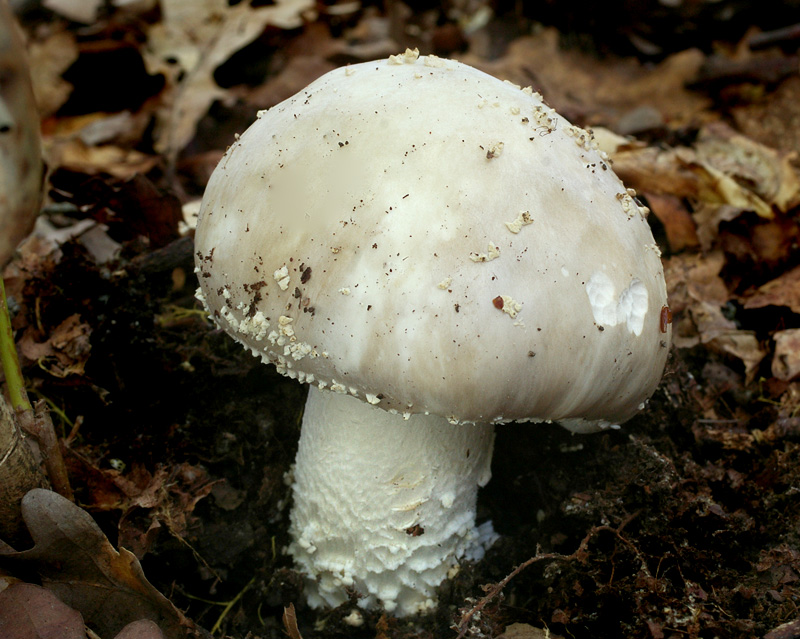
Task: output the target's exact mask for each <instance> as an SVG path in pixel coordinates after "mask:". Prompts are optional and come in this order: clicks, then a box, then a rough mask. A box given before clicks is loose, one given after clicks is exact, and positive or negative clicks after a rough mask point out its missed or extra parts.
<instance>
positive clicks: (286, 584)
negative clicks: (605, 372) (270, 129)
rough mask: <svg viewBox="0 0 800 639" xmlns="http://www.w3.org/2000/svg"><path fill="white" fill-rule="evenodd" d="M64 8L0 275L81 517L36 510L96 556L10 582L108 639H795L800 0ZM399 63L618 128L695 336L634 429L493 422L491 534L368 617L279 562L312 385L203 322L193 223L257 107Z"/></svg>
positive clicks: (673, 300) (41, 37)
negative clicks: (443, 576) (216, 170)
mask: <svg viewBox="0 0 800 639" xmlns="http://www.w3.org/2000/svg"><path fill="white" fill-rule="evenodd" d="M53 4H54V5H56V4H58V3H53ZM62 4H63V6H64V7H67V9H64V10H63V12H64V13H66V14H68V15H66V16H65V15H63V14H62V15H60V14H59V13H57V12H53V11H50V10H46V9H43V8H40V7H39V6H38V3H29V5H28V6H29V8H28V9H27V11H26V12H24V13H23V15H22V23H23V26H24V29H25V31H26V33H27V35H28V37H29V50H30V56H31V65H32V74H33V80H34V86H35V88H36V90H37V97H38V100H39V102H40V108H41V110H42V128H43V134H44V146H45V157H46V160H47V163H48V167H49V173H48V177H47V182H46V185H45V188H46V197H45V203H44V207H43V212H42V219H41V220H40V223H39V224H38V226H37V230H36V232H35V233H34V234H33V235H32V236H31V237H30V238H28V239H27V240H26V241H25V242H24V243H23V244H22V245H21V247H20V250H19V251H18V255H17V256H16V257H15V258H14V260H13V261H12V262H11V263H10V264H9V265H8V266H7V267H6V269H5V272H4V278H5V282H6V290H7V293H8V296H9V306H10V308H11V311H12V314H13V326H14V329H15V331H16V336H17V347H18V350H19V353H20V357H21V360H22V365H23V371H24V373H25V376H26V380H27V382H28V385H29V389H30V391H29V392H30V393H31V395H32V397H33V398H36V399H44V400H45V401H46V403H47V405H48V406H49V407H50V413H51V416H52V418H53V421H54V423H55V426H56V430H57V433H58V434H59V436H60V437H61V441H62V445H63V451H64V456H65V460H66V463H67V468H68V472H69V478H70V481H71V483H72V486H73V489H74V491H75V496H76V502H77V504H78V505H79V506H80V508H75V507H73V506H69V505H64V504H60V505H59V504H56V505H53V504H49V505H44V506H43V505H42V504H39V506H38V507H37V506H36V505H33V506H31V509H30V513H29V515H30V519H29V521H28V525H29V528H30V530H31V534H32V535H33V537H34V538H35V539H36V541H37V547H44V545H45V544H46V542H48V541H49V542H51V545H52V546H53V547H55V546H58V548H59V549H60V550H59V551H58V552H62V553H66V555H80V560H79V561H76V560H75V558H74V557H72V558H71V559H70V560H69V561H68V560H67V558H66V555H65V556H63V557H61V558H59V555H58V554H57V553H56V551H53V553H55V554H53V553H50V554H48V555H47V557H42V556H39V557H38V559H34V560H33V561H32V562H31V563H29V564H28V566H27V570H26V571H24V573H20V574H16V575H15V576H17V577H19V578H22V579H23V580H25V581H28V582H30V583H33V584H43V585H45V586H48V587H50V586H52V582H53V581H55V582H58V585H59V588H60V589H59V588H57V589H56V590H58V592H59V593H60V596H61V598H62V599H63V600H64V601H65V603H67V604H69V606H71V607H72V608H74V609H77V610H79V611H80V612H81V613H82V615H83V620H84V621H85V623H86V624H87V626H88V627H89V628H90V629H91V631H92V632H94V633H96V636H100V637H102V638H103V639H106V638H107V637H108V638H109V639H110V638H111V637H114V636H116V635H117V634H118V633H119V632H120V631H121V630H122V628H123V627H124V626H125V625H126V624H127V623H129V622H131V621H134V620H135V619H138V618H150V619H154V620H156V621H157V622H158V624H159V626H160V632H161V633H162V635H161V636H163V637H168V638H169V639H173V638H177V637H181V636H208V633H212V634H213V635H214V636H219V637H222V636H225V637H233V638H236V639H244V638H246V637H249V638H253V639H255V638H257V637H264V638H266V637H269V638H278V637H284V636H287V634H288V636H290V637H292V639H297V638H298V637H304V638H305V639H311V638H320V639H332V638H334V637H370V638H372V637H375V638H376V639H401V638H403V639H411V638H415V639H416V638H419V639H429V638H431V639H446V638H448V637H452V638H455V637H472V638H478V637H486V638H489V637H501V636H502V637H506V639H512V638H513V639H535V638H540V637H545V636H550V637H557V636H561V637H569V638H576V639H578V638H589V637H591V638H592V639H600V638H605V637H608V638H612V637H613V638H624V639H634V638H641V639H645V638H651V639H664V638H700V637H709V638H710V637H719V638H739V637H742V638H744V637H763V638H764V639H793V638H797V637H800V608H799V606H800V383H798V381H795V380H796V378H797V377H798V375H800V249H798V238H799V237H800V226H798V215H799V214H800V163H799V159H798V155H797V150H798V149H800V76H799V75H798V70H800V62H799V61H798V54H797V50H798V48H800V36H799V35H798V32H799V31H800V30H799V29H798V27H797V25H793V23H792V20H793V17H794V19H795V20H796V16H797V15H798V12H797V9H798V5H797V4H796V3H773V4H774V7H773V6H772V5H770V7H768V8H765V7H764V6H763V5H764V3H761V5H760V6H756V4H755V3H753V4H752V5H750V4H742V3H732V2H727V1H724V0H723V1H722V2H707V3H706V2H698V3H693V4H691V5H683V4H681V3H677V4H676V5H675V6H674V7H669V6H667V5H666V4H664V5H661V4H656V3H642V7H641V8H640V9H637V10H631V9H630V7H629V6H628V5H623V3H622V2H619V3H611V6H610V7H608V6H606V5H608V3H606V5H604V6H606V9H609V11H610V14H611V15H612V16H613V20H612V19H611V18H609V17H601V16H599V15H595V14H593V13H592V12H588V13H587V12H586V11H578V10H575V11H574V12H573V11H570V10H569V9H564V8H561V9H559V8H557V7H556V6H555V4H553V5H550V4H547V3H545V4H544V7H543V8H542V9H541V11H540V14H535V13H534V12H533V10H532V9H526V8H525V6H524V5H513V6H512V5H511V4H510V3H509V5H508V6H506V4H504V3H497V4H494V5H492V4H484V3H480V2H472V3H471V2H453V3H452V4H448V5H446V6H445V5H439V4H433V3H425V2H419V1H417V2H414V3H413V5H412V6H409V5H406V4H403V3H402V2H388V3H386V4H385V5H380V4H374V5H372V4H362V3H361V2H358V1H356V2H346V3H345V2H343V3H338V4H329V3H319V4H315V3H313V2H310V1H306V0H286V1H285V2H279V3H276V4H270V3H266V4H265V3H253V5H252V6H251V4H250V3H248V2H246V1H243V2H238V3H237V2H226V1H224V0H219V1H217V2H214V1H208V2H204V3H192V2H188V3H187V2H181V1H180V0H162V1H161V2H160V9H159V5H156V3H154V2H146V1H140V2H131V3H123V2H120V3H112V4H119V5H120V6H119V7H117V8H112V7H110V6H109V7H106V8H102V7H101V8H99V9H98V10H97V12H96V13H95V12H93V10H92V8H93V7H94V5H95V3H93V2H83V3H70V2H64V3H62ZM201 5H202V8H201ZM260 5H263V6H260ZM70 6H71V7H72V9H73V10H74V11H78V14H79V15H76V14H74V13H73V14H69V11H68V9H69V7H70ZM645 7H646V8H645ZM623 8H624V10H623ZM615 9H616V11H615ZM768 9H774V10H768ZM792 10H793V11H794V14H792ZM598 11H599V9H598ZM81 12H84V13H81ZM68 17H72V18H73V20H69V19H67V18H68ZM792 26H793V27H794V28H793V29H782V28H783V27H792ZM712 27H713V28H712ZM710 33H713V34H714V37H713V39H712V38H711V37H710V35H709V34H710ZM407 46H410V47H415V46H416V47H419V48H420V50H421V51H422V52H423V53H428V52H434V53H437V54H439V55H442V56H450V57H456V58H458V59H460V60H462V61H464V62H468V63H469V64H472V65H474V66H477V67H479V68H481V69H483V70H485V71H487V72H490V73H492V74H494V75H496V76H498V77H501V78H503V79H509V80H511V81H513V82H515V83H517V84H520V85H523V86H526V85H532V86H533V87H534V89H536V90H537V91H539V92H540V93H542V94H543V95H544V97H545V99H546V100H547V101H548V103H549V104H550V105H551V106H553V107H555V108H556V110H557V111H559V112H560V113H562V114H563V115H564V116H565V117H567V118H568V119H570V120H571V121H573V122H574V123H575V124H578V125H581V126H584V127H591V128H593V129H594V130H595V131H596V133H597V136H598V139H599V140H600V141H601V144H602V145H603V146H604V148H607V149H608V151H609V153H610V155H611V157H612V159H613V161H614V168H615V170H616V171H617V173H618V174H619V175H620V177H622V179H623V180H624V181H625V183H626V185H629V186H631V187H634V188H635V189H636V190H637V192H638V193H639V196H640V198H641V199H642V201H643V202H644V203H645V204H646V205H647V206H648V207H649V208H650V209H651V211H652V213H651V215H650V222H651V226H652V228H653V231H654V235H655V237H656V240H657V241H658V243H659V244H660V246H661V247H662V252H663V262H664V268H665V273H666V278H667V286H668V292H669V298H670V306H671V309H672V313H673V328H674V331H673V334H674V339H673V345H672V351H671V356H670V359H669V362H668V365H667V371H666V373H665V376H664V379H663V381H662V383H661V385H660V387H659V388H658V390H657V391H656V393H655V395H654V397H653V398H652V400H651V401H650V402H649V405H648V407H647V410H646V411H644V412H643V413H641V414H640V415H639V416H637V417H636V418H634V419H633V420H631V421H630V422H628V423H627V424H625V426H624V427H623V428H622V429H620V430H616V431H612V432H604V433H602V434H598V435H591V436H573V435H571V434H569V433H568V432H566V431H564V430H562V429H560V428H559V427H558V426H556V425H545V424H542V425H505V426H500V427H498V429H497V441H496V447H495V453H494V463H493V478H492V480H491V482H490V484H489V485H488V486H487V487H486V488H485V489H483V490H482V492H481V493H480V496H479V505H478V516H479V520H480V521H485V520H491V521H492V522H493V525H494V529H495V530H496V531H497V532H498V533H499V535H500V538H499V540H498V541H497V542H496V543H495V544H494V545H493V546H492V547H491V548H490V549H489V551H488V552H487V554H486V556H485V558H484V559H483V560H482V561H480V562H478V563H477V564H475V565H469V566H465V567H464V568H463V569H462V570H461V571H460V572H459V573H458V574H457V575H456V576H455V577H454V578H453V579H452V580H450V581H448V582H447V583H445V584H444V585H443V586H442V588H441V591H440V595H439V606H438V608H437V610H436V611H435V612H434V613H432V614H430V615H428V616H425V617H422V618H419V619H412V620H405V619H404V620H397V619H394V618H392V617H390V616H387V615H383V614H381V613H380V612H379V611H378V612H372V613H364V614H363V618H362V620H361V624H360V625H353V623H352V620H353V617H352V616H350V613H351V612H352V610H353V604H352V603H349V604H346V605H344V606H341V607H340V608H337V609H335V610H332V611H331V610H325V611H319V610H310V609H308V608H307V607H306V606H305V605H304V603H303V596H302V579H301V578H300V576H299V575H298V574H297V573H296V572H295V571H293V569H292V564H291V559H290V558H289V557H288V556H286V555H285V554H284V552H283V549H284V548H285V546H286V545H287V539H288V538H287V528H288V512H289V507H290V504H291V495H290V489H289V487H288V486H287V484H286V482H285V479H284V478H285V476H286V475H287V473H288V472H289V471H290V468H291V465H292V463H293V459H294V454H295V451H296V447H297V438H298V433H299V419H300V416H301V413H302V408H303V401H304V397H305V391H304V388H303V387H302V386H301V385H299V384H297V383H296V382H293V381H292V380H289V379H286V378H284V377H281V376H280V375H278V374H277V373H276V372H275V371H274V370H273V369H272V368H271V367H267V366H264V365H262V364H261V363H260V362H259V360H256V359H254V358H253V357H252V356H251V355H250V354H249V353H246V352H244V351H243V350H242V349H241V348H240V347H239V346H238V345H237V344H235V343H234V342H233V341H232V340H231V339H230V338H229V337H227V336H226V335H225V334H224V333H222V332H221V331H219V330H217V329H216V328H215V327H214V326H213V325H212V324H211V323H210V322H209V321H208V320H207V318H206V317H205V315H204V313H203V312H202V310H201V308H200V305H199V304H198V302H197V301H196V300H195V298H194V292H195V289H196V287H197V281H196V278H195V275H194V262H193V251H192V231H191V221H192V212H193V211H196V207H197V201H198V199H199V197H200V196H201V195H202V192H203V188H204V186H205V183H206V181H207V179H208V176H209V174H210V172H211V170H212V169H213V167H214V166H215V164H216V162H217V161H218V160H219V158H220V157H221V155H222V153H223V152H224V150H225V148H226V146H227V145H228V144H229V143H230V142H231V141H232V139H233V135H234V134H235V133H236V132H240V131H243V130H244V129H245V128H246V127H247V126H248V124H249V123H250V122H252V121H253V119H254V118H255V114H256V112H257V111H258V110H259V109H263V108H267V107H270V106H272V105H274V104H276V103H277V102H279V101H281V100H283V99H285V98H287V97H289V96H290V95H292V94H294V93H295V92H296V91H298V90H300V89H301V88H303V87H304V86H305V85H306V84H308V83H309V82H311V81H312V80H314V79H315V78H317V77H318V76H319V75H321V74H322V73H324V72H326V71H328V70H330V69H333V68H335V67H336V66H340V65H342V64H346V63H355V62H360V61H365V60H369V59H373V58H378V57H385V56H387V55H389V54H393V53H397V52H399V51H402V50H403V49H405V48H406V47H407ZM37 508H38V510H37ZM48 511H49V512H50V514H51V515H52V518H57V517H61V518H62V520H63V522H69V523H70V526H71V528H70V530H71V531H73V532H71V533H69V534H67V533H65V532H64V530H66V528H65V526H64V525H59V526H57V527H55V528H53V527H52V526H49V525H48V524H47V522H46V521H45V519H47V518H46V517H44V514H45V513H47V512H48ZM54 513H57V517H56V514H54ZM86 513H88V514H89V515H91V519H90V520H89V521H93V522H95V523H96V524H97V525H98V526H99V529H97V530H95V529H94V528H93V527H92V526H93V525H92V524H91V523H89V521H87V520H86V518H85V516H86ZM62 520H59V521H62ZM48 521H49V520H48ZM37 526H38V528H37ZM37 530H38V532H37ZM74 531H77V532H74ZM98 531H102V534H100V533H99V532H98ZM98 534H100V537H98V536H97V535H98ZM103 534H104V535H105V537H106V538H107V540H108V541H109V542H110V543H111V545H112V546H113V547H114V548H124V549H127V551H129V552H130V553H132V555H129V554H124V555H123V556H124V557H132V556H134V555H135V557H136V558H137V559H138V561H139V562H140V564H141V568H142V570H143V573H144V576H146V579H147V581H149V583H150V584H152V585H153V586H154V587H155V589H157V590H158V591H160V593H162V594H163V596H164V597H165V598H162V597H160V595H158V594H157V593H156V591H155V590H154V589H152V588H150V587H149V586H147V585H145V584H146V582H145V581H144V579H143V578H142V576H141V575H140V574H139V573H138V572H137V570H136V569H135V562H133V564H134V569H132V568H131V564H130V563H128V564H126V566H127V567H126V568H125V569H124V570H123V569H122V568H119V566H117V564H116V563H115V561H116V559H114V557H115V554H114V553H115V551H114V550H113V548H111V547H110V546H108V542H105V541H104V539H102V535H103ZM89 538H91V539H92V540H94V541H93V542H92V544H94V545H92V546H91V549H90V550H87V548H88V546H86V544H84V543H83V541H81V540H85V539H89ZM48 547H50V546H48ZM79 549H80V552H78V550H79ZM17 550H24V549H23V548H17ZM121 552H122V551H121ZM42 554H43V553H40V555H42ZM45 554H46V553H45ZM47 562H50V563H49V564H48V565H49V568H48V567H46V566H45V565H44V564H45V563H47ZM52 562H56V563H57V564H58V565H59V566H60V573H59V576H57V577H53V574H52ZM58 562H61V563H58ZM87 563H91V564H92V565H94V566H95V567H96V568H95V572H92V573H91V574H90V575H89V576H88V577H87V576H86V574H87V572H86V571H87V569H86V564H87ZM97 566H99V567H100V568H97ZM48 570H50V571H51V572H50V573H48ZM48 575H49V576H48ZM87 582H89V585H90V586H92V587H91V588H89V587H79V586H76V585H75V584H78V583H80V584H82V586H87ZM132 584H133V585H132ZM51 589H52V588H51ZM100 591H102V594H99V592H100ZM65 592H66V593H67V594H66V595H65V596H64V594H63V593H65ZM36 596H37V597H38V596H39V595H36ZM34 599H35V598H34ZM31 601H33V599H32V600H31ZM36 601H39V600H38V599H36ZM15 605H21V606H23V608H24V605H23V604H15ZM29 605H31V606H33V605H34V604H29ZM36 605H38V603H37V604H36ZM31 609H33V608H31ZM148 631H150V630H148ZM81 632H83V631H81ZM134 632H141V633H144V632H145V631H144V630H140V631H134ZM548 633H549V634H548ZM25 636H31V637H39V636H40V635H36V634H32V635H25ZM41 636H43V635H41ZM75 636H76V637H82V636H85V635H80V634H79V635H75ZM129 636H131V637H133V638H134V639H144V637H146V636H147V637H150V636H153V635H145V634H131V635H129ZM7 639H17V638H7ZM70 639H71V637H70Z"/></svg>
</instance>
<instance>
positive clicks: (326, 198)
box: [196, 51, 671, 616]
mask: <svg viewBox="0 0 800 639" xmlns="http://www.w3.org/2000/svg"><path fill="white" fill-rule="evenodd" d="M633 195H634V194H633V193H632V192H631V191H629V190H627V189H626V188H625V187H624V186H623V184H622V183H621V182H620V180H619V179H618V178H617V177H616V175H614V173H613V171H612V170H611V167H610V165H609V162H608V159H607V157H606V156H605V155H604V154H603V153H602V152H600V151H599V150H598V149H597V147H596V144H594V142H593V139H592V136H591V134H590V133H589V132H587V131H584V130H582V129H580V128H578V127H575V126H573V125H571V124H570V123H569V122H567V121H566V120H564V119H563V118H562V117H561V116H559V115H558V114H556V113H555V112H554V111H553V109H551V108H549V107H548V106H547V105H546V104H545V103H544V102H543V101H542V99H541V96H539V95H538V94H536V93H535V92H533V91H532V90H530V89H521V88H520V87H517V86H515V85H512V84H510V83H507V82H502V81H500V80H498V79H496V78H493V77H491V76H489V75H486V74H485V73H482V72H480V71H478V70H476V69H473V68H471V67H468V66H466V65H464V64H461V63H458V62H455V61H451V60H444V59H440V58H436V57H434V56H423V57H419V56H418V54H417V53H416V52H412V51H407V52H406V53H405V54H403V55H399V56H392V57H391V58H389V59H388V60H382V61H376V62H369V63H363V64H358V65H354V66H351V67H346V68H340V69H337V70H335V71H332V72H330V73H328V74H326V75H325V76H323V77H322V78H320V79H319V80H317V81H316V82H314V83H313V84H311V85H310V86H308V87H307V88H306V89H304V90H303V91H301V92H300V93H298V94H297V95H295V96H294V97H292V98H290V99H288V100H286V101H285V102H282V103H281V104H279V105H277V106H275V107H273V108H272V109H270V110H268V111H265V112H262V113H260V114H259V117H258V120H257V121H256V122H255V123H254V124H253V125H252V126H251V127H250V128H249V129H248V130H247V131H246V132H245V133H244V134H243V135H242V136H241V137H240V138H239V139H237V141H236V142H234V143H233V144H232V145H231V147H230V148H229V149H228V151H227V153H226V154H225V157H224V158H223V159H222V161H221V162H220V164H219V166H218V167H217V169H216V170H215V171H214V174H213V175H212V177H211V180H210V182H209V184H208V188H207V191H206V194H205V197H204V200H203V205H202V210H201V213H200V218H199V223H198V228H197V234H196V256H197V257H196V261H197V271H198V275H199V279H200V284H201V288H200V292H199V296H200V297H201V299H203V300H204V301H205V304H206V306H207V308H208V310H209V312H210V314H211V316H212V317H213V319H214V321H215V322H216V323H217V324H218V325H219V326H220V327H221V328H222V329H224V330H225V331H227V332H228V333H229V334H230V335H232V336H233V337H234V338H235V339H237V340H238V341H239V342H241V343H242V344H243V345H244V346H245V347H247V348H248V349H250V350H252V352H253V354H254V355H256V356H259V357H261V358H262V359H263V361H264V362H266V363H270V364H274V365H275V366H276V367H277V369H278V371H279V372H281V373H283V374H285V375H288V376H290V377H292V378H295V379H297V380H298V381H299V382H304V383H306V384H308V385H309V395H308V400H307V405H306V409H305V414H304V417H303V424H302V432H301V436H300V443H299V452H298V456H297V462H296V467H295V472H294V488H293V495H294V505H293V510H292V516H291V530H290V532H291V535H292V538H293V541H292V543H291V546H290V548H289V551H290V552H291V554H292V555H293V556H294V559H295V562H296V565H297V566H298V568H299V569H300V570H301V571H302V572H304V573H305V574H306V575H307V576H308V579H307V588H306V593H307V596H308V601H309V603H310V604H311V605H312V606H324V605H327V606H336V605H339V604H341V603H344V602H345V601H347V599H348V591H355V592H357V593H359V594H360V595H361V598H360V600H359V605H361V606H363V607H374V606H376V605H380V606H383V607H384V608H385V609H386V610H387V611H389V612H393V613H394V614H396V615H401V616H402V615H409V614H414V613H418V612H424V611H426V610H429V609H431V608H432V607H433V606H435V605H436V588H437V587H438V586H439V584H440V583H441V582H442V581H443V580H444V579H445V578H446V577H447V575H448V573H449V572H450V571H452V570H454V569H455V568H457V566H458V565H459V562H461V561H463V560H464V559H465V558H476V557H479V556H480V555H481V553H482V552H483V545H482V544H483V541H484V540H483V539H482V538H481V535H480V534H479V530H478V529H477V528H476V526H475V503H476V494H477V489H478V487H479V486H482V485H484V484H485V483H486V482H487V481H488V480H489V478H490V475H491V473H490V463H491V455H492V444H493V439H494V434H493V427H494V424H499V423H505V422H509V421H528V422H541V421H550V420H554V421H559V422H561V423H562V424H563V425H565V426H566V427H568V428H570V429H572V430H575V431H580V432H591V431H597V430H601V429H603V428H608V427H612V426H615V425H617V424H620V423H622V422H624V421H625V420H627V419H629V418H630V417H631V416H633V415H634V414H635V413H636V412H637V411H639V410H640V409H641V408H642V406H643V405H644V402H645V401H646V400H647V399H648V397H649V396H650V395H651V394H652V393H653V391H654V389H655V388H656V386H657V384H658V382H659V379H660V377H661V374H662V371H663V369H664V364H665V361H666V357H667V352H668V345H669V340H670V330H671V329H670V326H669V324H668V323H663V322H661V321H660V320H661V311H662V309H663V308H665V307H666V304H667V301H666V289H665V285H664V276H663V272H662V267H661V261H660V259H659V251H658V249H657V247H656V245H655V243H654V241H653V236H652V234H651V231H650V228H649V226H648V223H647V220H646V209H644V208H642V207H641V206H640V205H639V204H638V203H637V202H636V200H635V198H634V197H633Z"/></svg>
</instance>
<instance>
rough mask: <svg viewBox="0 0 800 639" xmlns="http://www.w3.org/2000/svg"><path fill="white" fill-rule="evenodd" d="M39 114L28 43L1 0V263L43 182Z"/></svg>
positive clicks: (21, 233)
mask: <svg viewBox="0 0 800 639" xmlns="http://www.w3.org/2000/svg"><path fill="white" fill-rule="evenodd" d="M40 146H41V145H40V138H39V117H38V115H37V112H36V105H35V102H34V97H33V90H32V88H31V81H30V77H29V72H28V62H27V56H26V54H25V44H24V42H23V41H22V36H21V35H20V33H19V27H18V26H17V24H16V21H15V20H14V14H13V13H12V11H11V8H10V7H9V6H8V4H7V3H6V2H5V1H4V0H0V266H2V265H3V264H5V263H6V262H7V261H8V260H9V259H10V258H11V256H12V255H13V253H14V249H15V248H16V247H17V244H18V243H19V242H20V240H22V239H23V238H24V237H25V236H26V235H27V234H28V233H29V232H30V230H31V228H32V227H33V223H34V220H35V215H36V213H37V212H38V207H39V201H40V199H41V186H42V170H43V166H42V159H41V149H40Z"/></svg>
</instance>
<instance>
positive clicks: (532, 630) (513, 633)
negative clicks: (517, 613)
mask: <svg viewBox="0 0 800 639" xmlns="http://www.w3.org/2000/svg"><path fill="white" fill-rule="evenodd" d="M497 639H563V638H562V636H561V635H556V634H553V633H552V632H550V631H549V630H547V629H542V628H537V627H535V626H529V625H528V624H526V623H512V624H510V625H508V626H507V627H506V629H505V631H504V632H503V634H502V635H500V636H499V637H497Z"/></svg>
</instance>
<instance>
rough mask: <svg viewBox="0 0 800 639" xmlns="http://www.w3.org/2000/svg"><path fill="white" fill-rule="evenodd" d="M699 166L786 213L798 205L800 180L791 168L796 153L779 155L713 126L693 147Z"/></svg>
mask: <svg viewBox="0 0 800 639" xmlns="http://www.w3.org/2000/svg"><path fill="white" fill-rule="evenodd" d="M694 148H695V150H696V151H697V155H698V157H699V158H700V160H701V161H702V162H705V163H706V164H708V165H709V166H713V167H714V168H715V169H717V170H718V171H720V172H722V173H723V174H724V175H726V176H730V177H731V178H733V179H734V180H735V181H736V182H737V183H738V184H741V185H742V186H744V187H745V188H747V189H749V190H751V191H752V192H753V193H755V194H756V195H758V197H759V198H761V199H762V200H764V201H765V202H766V203H767V204H771V205H774V206H776V207H777V208H778V209H779V210H780V211H784V212H785V211H788V210H789V209H790V208H792V207H794V206H796V205H797V204H799V203H800V179H799V178H798V176H797V174H796V173H795V171H794V169H793V167H792V160H793V159H795V158H796V156H797V154H796V153H794V152H793V153H781V152H778V151H776V150H775V149H771V148H769V147H767V146H764V145H763V144H759V143H758V142H756V141H754V140H751V139H750V138H748V137H746V136H744V135H741V134H740V133H737V132H736V131H734V130H733V129H731V128H730V127H729V126H728V125H727V124H724V123H722V122H713V123H711V124H708V125H707V126H705V127H704V128H703V129H701V131H700V134H699V136H698V140H697V143H696V144H695V146H694Z"/></svg>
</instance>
